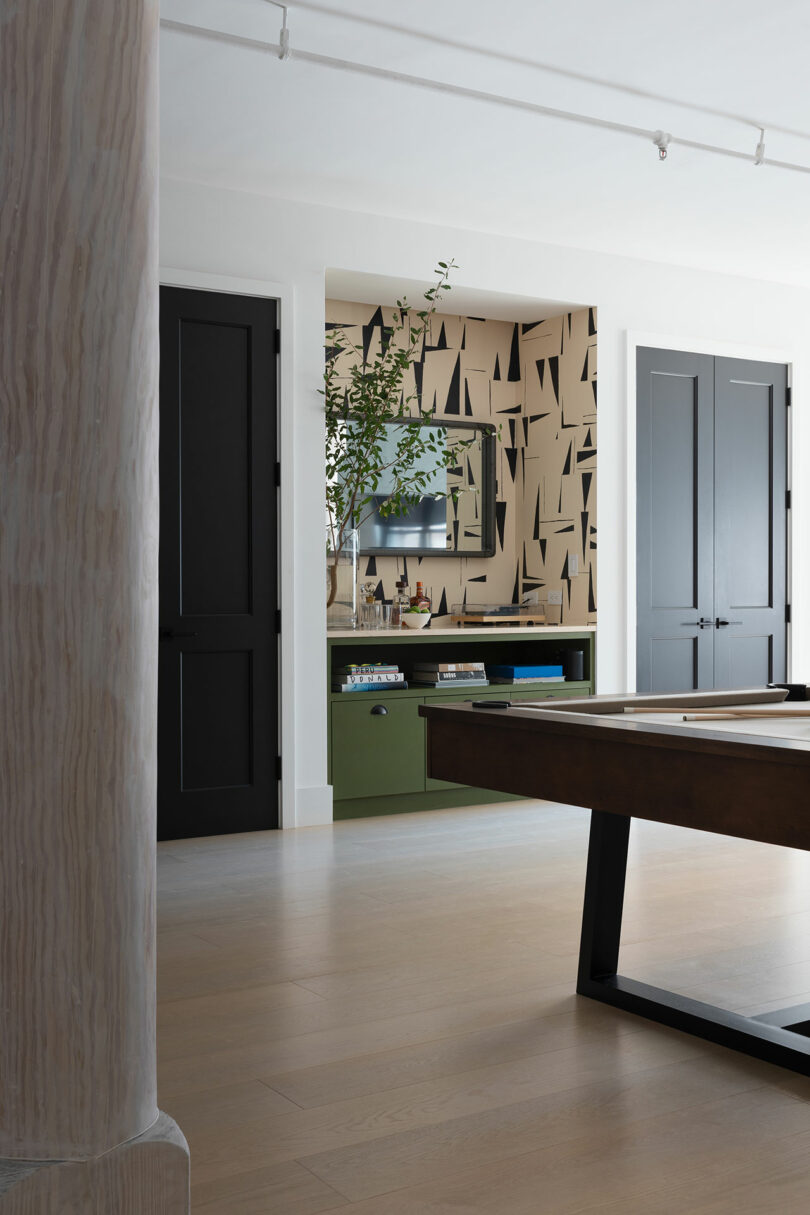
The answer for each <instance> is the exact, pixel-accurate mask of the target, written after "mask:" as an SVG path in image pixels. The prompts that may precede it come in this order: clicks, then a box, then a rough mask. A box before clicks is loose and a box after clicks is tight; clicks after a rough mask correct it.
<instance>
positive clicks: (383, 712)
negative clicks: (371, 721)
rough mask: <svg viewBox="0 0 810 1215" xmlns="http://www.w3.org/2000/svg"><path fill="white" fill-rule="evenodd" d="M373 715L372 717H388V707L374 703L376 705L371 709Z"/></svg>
mask: <svg viewBox="0 0 810 1215" xmlns="http://www.w3.org/2000/svg"><path fill="white" fill-rule="evenodd" d="M371 716H372V717H387V716H388V710H387V709H386V707H385V705H374V707H373V708H372V710H371Z"/></svg>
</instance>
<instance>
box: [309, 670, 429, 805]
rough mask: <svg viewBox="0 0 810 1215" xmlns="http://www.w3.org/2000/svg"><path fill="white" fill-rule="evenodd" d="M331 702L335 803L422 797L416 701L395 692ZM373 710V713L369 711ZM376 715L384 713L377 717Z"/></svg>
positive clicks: (421, 753)
mask: <svg viewBox="0 0 810 1215" xmlns="http://www.w3.org/2000/svg"><path fill="white" fill-rule="evenodd" d="M354 696H355V697H357V699H353V698H352V699H349V697H348V696H347V701H346V703H345V704H344V703H343V701H333V702H332V786H333V795H334V798H335V800H336V801H339V800H340V799H341V798H346V797H386V796H388V795H389V794H393V793H424V791H425V723H424V719H423V718H421V717H420V716H419V706H420V704H421V703H422V700H421V697H413V696H408V697H402V698H401V699H397V694H396V692H392V693H389V694H388V695H387V696H384V695H380V696H377V695H376V694H374V693H372V692H356V693H354ZM375 709H376V710H378V711H377V712H375V711H374V710H375ZM379 710H385V711H384V712H380V711H379Z"/></svg>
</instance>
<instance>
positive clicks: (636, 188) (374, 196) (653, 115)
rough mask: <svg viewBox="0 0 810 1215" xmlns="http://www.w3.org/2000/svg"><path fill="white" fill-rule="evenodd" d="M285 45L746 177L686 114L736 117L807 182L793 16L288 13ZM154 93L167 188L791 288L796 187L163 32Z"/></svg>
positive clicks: (199, 15)
mask: <svg viewBox="0 0 810 1215" xmlns="http://www.w3.org/2000/svg"><path fill="white" fill-rule="evenodd" d="M161 14H162V16H163V17H164V18H169V19H176V20H183V21H190V22H194V23H197V24H201V25H207V26H211V27H213V28H216V29H219V30H224V31H228V32H231V33H235V34H240V35H244V36H246V37H251V38H258V39H262V40H265V41H267V42H271V43H275V42H277V41H278V32H279V27H280V22H281V12H280V10H279V9H277V8H274V7H272V6H271V5H270V4H268V3H266V2H265V0H162V4H161ZM288 25H289V29H290V38H291V45H292V46H293V48H300V49H303V50H307V51H313V52H317V53H320V54H324V55H329V56H333V57H337V58H342V59H348V60H353V61H357V62H361V63H365V64H372V65H375V66H378V67H384V68H388V69H391V70H394V71H398V72H405V73H408V74H413V75H419V76H425V77H431V78H433V79H436V80H441V81H449V82H453V83H455V84H461V85H464V86H467V87H472V88H476V89H480V90H485V91H488V92H492V93H497V94H500V95H502V96H506V97H511V98H519V99H523V100H529V101H532V102H537V103H541V104H543V105H548V106H554V107H557V108H561V109H568V110H574V111H577V112H580V113H586V114H591V115H596V116H599V117H602V118H608V119H611V120H615V121H618V122H623V123H629V124H632V125H636V126H640V127H643V128H645V129H655V128H661V129H663V130H665V131H670V132H672V134H673V135H677V136H681V137H684V138H689V139H695V140H699V141H701V142H705V143H712V144H719V145H723V146H726V147H730V148H735V149H739V150H741V151H746V152H749V151H750V153H751V154H752V156H753V152H754V148H755V145H756V142H757V139H758V133H757V131H756V130H755V129H754V126H752V125H750V124H746V123H745V122H743V121H739V120H737V119H733V118H726V117H719V116H717V115H715V114H707V113H701V112H699V111H696V110H695V109H694V108H692V107H694V106H695V105H700V106H705V107H708V108H710V109H714V110H719V111H722V112H724V113H726V114H734V115H739V116H741V117H742V118H747V119H749V120H751V122H755V123H759V124H762V125H764V126H765V127H766V155H767V156H772V157H774V158H779V159H784V160H790V161H795V162H799V163H801V164H806V165H808V166H810V89H808V87H807V62H808V55H809V54H810V4H808V3H807V2H806V0H771V3H770V4H768V5H767V6H763V5H762V4H760V3H754V2H753V0H711V2H707V0H679V3H677V4H675V3H672V2H671V0H655V3H651V2H650V0H614V2H613V3H610V4H607V3H605V0H576V3H565V2H564V0H554V3H551V2H550V0H500V2H499V3H497V4H494V3H491V2H490V3H484V2H483V0H410V2H409V3H408V4H402V3H398V4H394V3H393V0H324V3H322V4H321V3H309V0H306V2H304V0H302V2H301V3H291V4H290V5H289V16H288ZM387 25H390V26H391V27H395V28H386V26H387ZM455 42H461V43H464V44H465V47H464V48H459V47H458V46H455V45H451V44H452V43H455ZM466 48H479V49H478V50H473V49H466ZM549 66H551V67H555V68H557V69H564V70H567V71H569V72H573V73H578V74H582V75H585V76H592V77H599V78H600V79H603V80H607V81H611V82H615V83H616V84H618V85H622V86H625V89H626V88H627V87H628V86H629V87H631V88H633V89H636V90H645V91H648V92H652V93H655V94H657V95H658V96H659V97H662V98H664V97H665V98H670V99H677V101H678V102H683V103H686V104H684V105H680V104H672V103H670V102H667V101H665V100H657V99H653V98H648V97H643V96H638V95H635V94H632V93H629V92H627V91H622V90H617V89H612V88H609V87H606V86H605V85H595V84H592V83H588V82H587V81H582V80H579V79H573V78H571V77H570V76H564V75H560V74H559V72H553V71H548V70H544V68H547V67H549ZM161 90H162V92H161V115H162V117H161V121H162V139H161V144H162V153H161V155H162V172H163V173H164V174H166V175H167V176H171V177H179V178H188V179H191V180H196V181H203V182H208V183H212V184H219V185H226V186H228V187H231V188H235V189H244V190H248V191H253V192H257V193H262V194H268V195H274V196H279V197H283V198H293V199H302V200H306V201H310V202H315V203H326V204H329V205H332V206H336V207H342V208H351V209H354V210H359V211H364V212H374V213H381V214H387V215H395V216H407V217H410V218H415V219H424V220H427V221H432V222H438V223H445V224H449V225H452V226H455V227H461V228H471V229H480V230H485V231H492V232H500V233H507V234H510V235H515V236H524V237H529V238H532V239H537V240H542V241H549V242H551V243H555V244H562V245H574V246H579V247H582V248H590V249H598V250H604V251H607V252H617V253H625V254H629V255H631V256H636V257H643V258H651V259H654V260H658V261H667V262H673V263H676V264H682V265H692V266H695V265H696V266H702V267H706V268H709V269H717V270H722V271H728V272H731V273H736V274H745V275H747V276H751V277H755V278H765V279H773V280H777V281H783V282H793V283H800V284H803V285H810V239H808V238H809V237H810V175H808V174H803V173H795V172H787V171H784V170H780V169H776V168H770V167H768V166H761V167H755V166H754V165H753V164H752V163H748V162H742V161H736V160H730V159H727V158H725V157H720V156H715V155H710V154H707V153H705V152H700V151H696V150H689V149H684V148H678V147H674V148H672V149H671V151H670V153H669V157H668V159H667V160H666V161H665V162H664V163H660V162H659V161H658V157H657V152H656V149H655V148H654V147H653V145H652V144H651V143H647V142H646V141H643V140H641V139H637V138H632V137H629V136H627V135H624V134H619V133H616V132H612V131H603V130H595V129H593V128H591V127H585V126H579V125H574V124H570V123H565V122H560V121H558V120H553V119H550V118H547V117H543V116H540V115H537V114H531V113H525V112H520V111H517V110H512V109H507V108H504V107H503V106H500V105H492V104H489V103H485V102H482V101H476V100H470V99H463V98H459V97H457V96H453V95H449V94H439V93H435V92H432V91H427V90H422V89H417V88H414V87H413V86H409V85H405V84H403V83H398V82H393V81H390V80H385V79H370V78H368V77H367V76H362V75H356V74H352V73H347V72H339V71H335V70H333V69H330V68H327V67H323V66H319V65H314V64H310V63H304V62H300V61H296V60H295V59H292V60H290V61H288V62H284V63H283V62H280V61H279V60H278V59H277V58H276V57H274V56H273V55H272V54H269V53H266V52H262V51H260V50H255V49H250V48H247V47H242V46H235V45H231V44H226V43H221V42H216V41H213V40H204V39H199V38H194V37H190V36H189V35H187V34H183V33H179V32H175V31H173V30H169V29H164V30H163V32H162V36H161ZM774 126H782V127H784V128H788V129H789V130H790V131H793V132H795V133H794V134H788V133H779V132H777V131H775V130H773V127H774ZM801 132H807V133H808V134H807V136H806V137H804V136H802V134H801Z"/></svg>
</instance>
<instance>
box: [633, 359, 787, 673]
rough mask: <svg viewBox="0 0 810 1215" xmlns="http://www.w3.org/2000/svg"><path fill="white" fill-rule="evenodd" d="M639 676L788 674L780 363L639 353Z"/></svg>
mask: <svg viewBox="0 0 810 1215" xmlns="http://www.w3.org/2000/svg"><path fill="white" fill-rule="evenodd" d="M637 403H638V409H637V488H638V494H637V588H638V589H637V622H638V634H637V687H638V690H639V691H654V692H663V691H688V690H691V689H694V688H734V687H752V686H757V685H763V684H765V683H768V682H770V681H773V680H784V679H785V672H786V654H785V596H786V544H787V528H786V515H785V509H786V508H785V486H786V465H787V437H786V436H787V409H786V404H787V402H786V369H785V367H783V366H780V365H778V364H776V365H774V364H768V363H756V362H748V361H742V360H737V359H721V358H711V357H709V356H706V355H696V354H688V353H682V352H679V351H668V350H652V349H639V351H638V354H637Z"/></svg>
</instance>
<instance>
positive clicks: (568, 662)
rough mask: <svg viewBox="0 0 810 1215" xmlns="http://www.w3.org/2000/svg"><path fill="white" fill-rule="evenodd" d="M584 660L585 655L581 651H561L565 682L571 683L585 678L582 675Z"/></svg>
mask: <svg viewBox="0 0 810 1215" xmlns="http://www.w3.org/2000/svg"><path fill="white" fill-rule="evenodd" d="M584 658H585V655H584V654H583V652H582V650H563V652H562V666H563V675H564V676H565V678H566V679H567V680H572V681H573V680H581V679H584V678H585V675H584V673H583V672H584V669H585V664H584Z"/></svg>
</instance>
